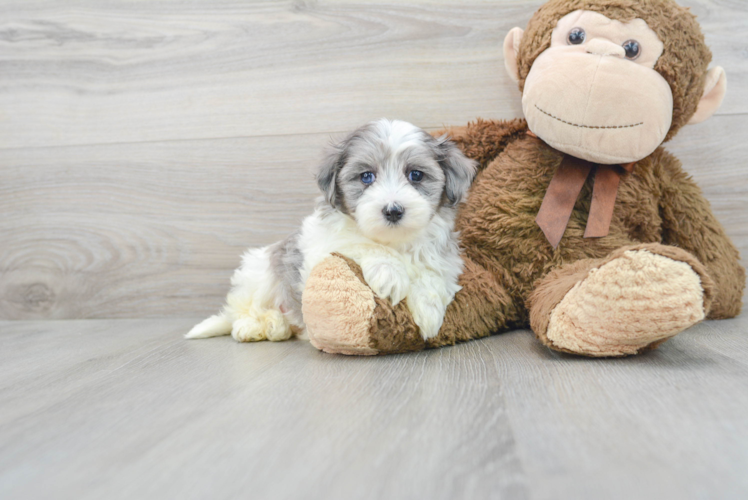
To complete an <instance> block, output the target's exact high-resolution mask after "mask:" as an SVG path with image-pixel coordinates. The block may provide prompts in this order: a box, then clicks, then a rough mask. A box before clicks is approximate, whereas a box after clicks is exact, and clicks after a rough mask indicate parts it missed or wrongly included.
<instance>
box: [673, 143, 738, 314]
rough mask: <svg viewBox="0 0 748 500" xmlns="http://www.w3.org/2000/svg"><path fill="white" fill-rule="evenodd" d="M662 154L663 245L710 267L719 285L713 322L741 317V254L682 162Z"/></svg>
mask: <svg viewBox="0 0 748 500" xmlns="http://www.w3.org/2000/svg"><path fill="white" fill-rule="evenodd" d="M660 151H661V153H662V154H661V155H660V161H659V166H660V167H661V175H662V188H661V196H660V201H659V205H660V214H661V216H662V240H663V241H662V242H663V243H664V244H666V245H673V246H677V247H680V248H683V249H684V250H687V251H689V252H691V253H692V254H693V255H694V256H695V257H696V258H698V259H699V260H700V261H701V263H702V264H704V266H706V268H707V270H708V272H709V275H710V277H711V278H712V279H713V280H714V282H715V284H716V294H715V298H714V303H713V304H712V308H711V311H710V312H709V315H708V318H709V319H723V318H732V317H735V316H737V315H738V314H740V309H741V306H742V296H743V289H744V288H745V269H743V267H742V266H741V265H740V256H739V254H738V250H737V249H736V248H735V245H733V243H732V241H730V238H729V237H728V236H727V234H725V230H724V228H723V227H722V225H721V224H720V223H719V221H718V220H717V218H716V217H715V216H714V214H713V213H712V210H711V207H710V206H709V202H708V201H707V200H706V198H704V196H703V195H702V193H701V189H699V187H698V186H697V185H696V183H695V182H694V181H693V180H692V179H691V178H690V176H688V175H687V174H686V173H685V172H684V171H683V170H682V169H681V163H680V161H679V160H678V159H677V158H675V157H674V156H672V155H670V154H669V153H667V152H665V151H662V150H660Z"/></svg>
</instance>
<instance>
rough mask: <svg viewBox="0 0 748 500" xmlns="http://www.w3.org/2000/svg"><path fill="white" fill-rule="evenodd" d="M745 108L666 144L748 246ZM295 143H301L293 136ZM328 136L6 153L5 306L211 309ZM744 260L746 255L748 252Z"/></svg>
mask: <svg viewBox="0 0 748 500" xmlns="http://www.w3.org/2000/svg"><path fill="white" fill-rule="evenodd" d="M740 128H743V129H746V130H748V117H746V116H742V115H741V116H719V117H715V118H713V119H712V122H711V124H710V125H709V126H706V125H704V126H696V127H691V128H686V129H685V130H683V132H682V134H681V135H679V136H678V137H677V138H676V140H675V141H674V142H673V144H671V145H669V146H668V147H669V149H670V150H671V151H673V152H674V153H675V154H676V155H677V156H678V157H679V158H681V159H682V161H683V163H684V168H685V169H686V170H687V171H688V172H690V173H692V174H693V176H694V177H695V178H696V180H697V181H698V182H699V183H700V184H701V185H702V186H703V188H704V191H705V193H706V195H707V197H708V198H709V199H710V200H711V202H712V205H713V208H714V211H715V212H716V214H717V216H718V217H719V218H720V220H721V221H722V223H723V224H724V225H725V227H726V228H727V231H728V234H729V235H730V236H731V237H732V238H733V239H734V240H735V242H736V244H737V245H738V247H739V248H740V250H741V252H742V255H743V256H744V257H746V256H748V182H746V174H745V168H744V164H745V158H748V143H747V142H745V141H735V140H733V139H732V134H733V131H734V130H736V129H740ZM289 141H292V142H293V147H289V144H288V143H289ZM328 141H329V135H328V134H311V135H301V136H295V137H293V138H289V137H287V136H280V137H263V138H243V139H238V138H237V139H221V140H202V141H197V140H194V141H174V142H157V143H134V144H114V145H101V146H74V147H59V148H29V149H20V150H0V165H3V167H2V168H0V213H2V214H3V217H2V218H0V234H2V235H3V243H4V244H3V245H2V246H0V317H2V318H5V319H43V318H58V319H63V318H129V317H179V316H183V315H185V314H196V313H201V314H208V313H211V312H212V311H215V310H217V309H218V307H220V305H221V303H222V300H223V297H224V295H225V293H226V292H227V291H228V279H229V276H230V274H231V272H232V270H233V269H234V268H235V267H236V266H237V265H238V264H239V257H240V255H241V253H242V252H243V251H244V250H245V248H246V247H249V246H257V245H265V244H269V243H271V242H273V241H276V240H279V239H281V238H283V237H285V236H286V235H288V234H290V233H291V232H292V231H294V230H295V229H296V228H297V227H298V226H299V224H300V221H301V220H302V218H303V217H304V216H306V215H307V214H309V213H310V212H311V210H312V209H313V203H314V198H315V197H316V196H317V195H318V192H317V190H316V186H315V185H314V182H313V180H312V175H311V173H310V171H311V169H312V168H313V166H314V165H315V164H316V162H317V161H318V159H319V158H320V156H321V151H322V149H323V148H324V146H325V144H326V143H327V142H328ZM744 262H746V260H745V259H744Z"/></svg>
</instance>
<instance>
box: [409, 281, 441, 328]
mask: <svg viewBox="0 0 748 500" xmlns="http://www.w3.org/2000/svg"><path fill="white" fill-rule="evenodd" d="M406 300H407V303H408V309H409V310H410V313H411V314H412V315H413V321H415V323H416V325H418V328H419V329H420V330H421V336H422V337H423V339H424V340H428V339H431V338H434V337H436V336H437V335H438V334H439V329H440V328H441V327H442V323H443V322H444V313H445V312H446V311H447V306H445V305H444V301H443V300H442V298H441V297H440V296H439V294H437V293H435V292H433V291H431V290H428V289H427V290H421V291H419V292H416V293H413V292H411V294H410V295H408V298H407V299H406Z"/></svg>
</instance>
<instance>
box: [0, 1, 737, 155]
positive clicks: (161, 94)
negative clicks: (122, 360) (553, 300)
mask: <svg viewBox="0 0 748 500" xmlns="http://www.w3.org/2000/svg"><path fill="white" fill-rule="evenodd" d="M541 3H542V2H540V1H527V2H519V1H514V0H497V1H494V2H481V1H476V2H467V3H462V2H460V3H451V4H446V3H436V2H430V1H416V2H408V3H402V2H399V3H397V4H395V3H377V2H368V1H367V2H334V1H324V2H303V1H281V2H233V1H229V0H218V1H210V2H208V1H201V2H188V3H185V2H176V1H164V0H159V1H151V2H115V1H106V2H101V1H93V0H91V1H76V2H64V3H60V2H56V1H51V0H45V1H41V2H37V1H33V2H30V1H26V0H24V1H22V2H19V1H13V2H4V3H3V5H2V6H0V12H2V16H0V18H2V24H1V25H0V65H2V69H3V70H2V72H0V75H1V76H0V110H2V114H0V148H19V147H39V146H52V145H72V144H98V143H114V142H137V141H165V140H183V139H188V138H221V137H240V136H249V135H251V136H257V135H278V134H301V133H320V132H329V131H344V130H348V129H350V128H353V127H355V126H357V125H358V124H359V123H361V122H364V121H367V120H369V119H373V118H378V117H380V116H390V117H398V118H402V119H406V120H409V121H412V122H414V123H417V124H419V125H421V126H425V127H438V126H441V125H442V124H445V123H463V122H465V121H467V120H470V119H473V118H475V117H478V116H482V117H486V118H513V117H515V116H519V115H520V114H521V108H520V106H519V94H518V91H517V90H516V88H515V86H514V85H513V84H512V83H511V81H510V80H509V78H508V77H507V76H506V74H505V71H504V67H503V60H502V54H501V47H502V40H503V37H504V36H505V34H506V33H507V32H508V30H509V29H511V28H512V27H513V26H523V27H524V26H525V25H526V24H527V21H528V20H529V18H530V16H531V15H532V13H533V12H534V11H535V9H536V8H537V7H538V6H539V5H541ZM682 3H683V4H684V5H687V6H690V7H692V8H693V11H694V12H695V13H696V14H697V15H698V16H699V18H700V20H701V23H702V26H703V30H704V32H705V34H706V38H707V41H708V43H709V44H710V45H711V46H712V48H713V51H714V54H715V58H714V60H715V64H721V65H722V66H724V67H725V68H726V69H727V71H728V73H729V75H730V88H731V89H734V90H732V91H730V92H729V93H728V98H727V100H726V102H725V105H724V108H723V109H722V110H721V111H720V113H722V114H736V113H747V112H748V97H747V96H746V94H745V93H744V92H740V90H739V89H742V88H747V87H748V59H746V58H745V55H744V53H743V46H742V45H741V44H740V43H736V37H737V36H738V34H740V33H742V32H743V29H744V27H745V26H746V24H748V6H747V5H746V4H745V2H737V1H734V0H723V1H711V0H682Z"/></svg>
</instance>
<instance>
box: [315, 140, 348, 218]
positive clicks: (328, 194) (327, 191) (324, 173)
mask: <svg viewBox="0 0 748 500" xmlns="http://www.w3.org/2000/svg"><path fill="white" fill-rule="evenodd" d="M347 142H348V138H346V140H344V141H343V142H340V143H338V144H333V145H331V146H330V147H329V148H327V152H326V153H325V158H324V159H323V160H322V163H320V165H319V167H317V173H316V175H315V178H316V179H317V186H319V189H320V191H322V193H323V194H324V195H325V199H326V200H327V202H328V203H329V204H330V205H332V206H333V208H338V209H339V208H342V200H341V199H340V194H339V193H338V183H337V178H338V173H339V172H340V169H342V168H343V165H344V164H345V156H346V154H345V152H346V144H347Z"/></svg>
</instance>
